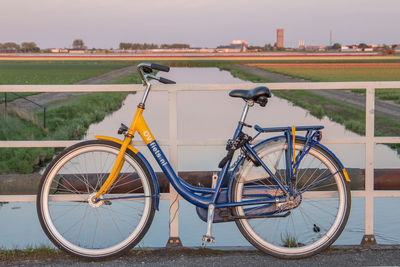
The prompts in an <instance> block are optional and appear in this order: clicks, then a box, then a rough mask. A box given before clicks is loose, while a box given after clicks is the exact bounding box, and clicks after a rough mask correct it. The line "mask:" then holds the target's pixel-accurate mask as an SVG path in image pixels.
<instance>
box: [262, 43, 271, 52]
mask: <svg viewBox="0 0 400 267" xmlns="http://www.w3.org/2000/svg"><path fill="white" fill-rule="evenodd" d="M263 50H264V51H272V50H273V46H272V45H271V44H265V45H264V49H263Z"/></svg>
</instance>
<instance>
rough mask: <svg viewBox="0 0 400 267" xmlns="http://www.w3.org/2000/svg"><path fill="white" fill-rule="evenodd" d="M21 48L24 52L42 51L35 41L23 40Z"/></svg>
mask: <svg viewBox="0 0 400 267" xmlns="http://www.w3.org/2000/svg"><path fill="white" fill-rule="evenodd" d="M21 49H22V51H23V52H25V53H26V52H36V53H37V52H40V48H39V47H38V46H37V45H36V43H34V42H23V43H21Z"/></svg>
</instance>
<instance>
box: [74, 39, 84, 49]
mask: <svg viewBox="0 0 400 267" xmlns="http://www.w3.org/2000/svg"><path fill="white" fill-rule="evenodd" d="M72 48H74V49H84V48H85V43H84V42H83V41H82V39H75V40H74V41H73V43H72Z"/></svg>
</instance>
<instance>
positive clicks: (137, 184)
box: [37, 63, 351, 260]
mask: <svg viewBox="0 0 400 267" xmlns="http://www.w3.org/2000/svg"><path fill="white" fill-rule="evenodd" d="M154 70H158V71H164V72H168V71H169V67H167V66H163V65H159V64H150V63H141V64H139V65H138V67H137V71H138V72H139V75H140V77H141V79H142V81H143V85H144V86H145V87H146V89H145V91H144V94H143V97H142V100H141V102H140V103H139V105H138V107H137V110H136V113H135V116H134V118H133V121H132V124H131V126H130V127H127V126H125V125H123V124H121V127H120V128H119V130H118V133H119V134H122V135H123V136H124V139H123V140H119V139H116V138H111V137H107V136H96V139H97V140H91V141H83V142H81V143H78V144H75V145H73V146H71V147H69V148H66V149H65V150H64V151H63V152H62V153H61V154H59V155H58V156H57V157H55V158H54V159H53V161H52V162H51V163H50V164H49V166H48V167H47V168H46V170H45V172H44V174H43V177H42V180H41V182H40V185H39V192H38V195H37V212H38V216H39V220H40V223H41V226H42V228H43V230H44V232H45V233H46V235H47V236H48V238H49V239H50V240H51V241H52V242H53V243H54V244H55V245H56V246H57V247H58V248H60V249H62V250H64V251H66V252H68V253H70V254H73V255H76V256H79V257H84V258H87V259H99V260H101V259H105V258H107V257H113V256H118V255H121V254H122V253H124V252H126V251H128V250H129V249H131V248H133V247H134V246H135V245H137V244H138V242H139V241H140V240H141V239H142V238H143V236H144V235H145V234H146V232H147V230H148V229H149V227H150V225H151V223H152V220H153V217H154V213H155V210H158V208H159V198H160V190H159V187H158V181H157V178H156V175H155V173H154V170H153V168H152V167H151V166H150V164H149V163H148V161H147V160H146V158H145V157H144V156H143V155H142V154H141V153H140V152H139V151H138V150H137V149H136V148H134V147H133V146H132V145H131V141H132V138H133V137H134V134H135V132H136V131H137V132H138V133H139V135H140V136H141V137H142V139H143V141H144V142H145V144H146V145H147V147H148V148H149V150H150V151H151V153H152V155H153V157H154V158H155V160H156V161H157V163H158V165H159V166H160V167H161V170H162V171H163V172H164V174H165V175H166V177H167V178H168V180H169V181H170V183H171V184H172V185H173V187H174V188H175V189H176V191H177V192H178V193H179V194H180V195H181V196H182V197H183V198H184V199H185V200H187V201H188V202H190V203H191V204H193V205H195V206H196V207H197V212H198V215H199V216H200V218H201V219H203V220H205V221H206V222H207V229H206V234H205V235H204V236H203V241H204V242H214V238H213V237H212V224H213V223H220V222H227V221H235V222H236V224H237V227H238V228H239V230H240V232H241V233H242V234H243V236H244V237H245V238H246V239H247V240H248V241H249V242H250V243H251V244H252V245H254V246H255V247H256V248H258V249H259V250H261V251H263V252H265V253H268V254H270V255H272V256H275V257H279V258H303V257H308V256H311V255H314V254H316V253H318V252H320V251H322V250H323V249H325V248H327V247H328V246H329V245H331V244H332V243H333V242H334V241H335V240H336V239H337V238H338V237H339V235H340V234H341V232H342V231H343V229H344V227H345V225H346V222H347V220H348V216H349V212H350V203H351V198H350V187H349V184H350V179H349V177H348V174H347V172H346V169H345V168H344V167H343V165H342V163H341V162H340V161H339V159H338V158H337V157H336V156H335V155H334V154H333V153H332V152H331V151H330V150H329V149H328V148H326V147H325V146H324V145H322V144H321V143H320V140H321V138H322V133H321V129H323V126H292V127H274V128H262V127H260V126H258V125H255V126H254V129H255V130H256V131H257V134H256V135H255V136H254V137H251V136H249V135H247V134H246V133H244V132H243V129H245V127H252V126H251V125H248V124H246V122H245V120H246V116H247V113H248V111H249V109H250V107H252V106H253V105H254V104H259V105H260V106H262V107H265V106H266V104H267V102H268V98H270V97H271V93H270V91H269V89H268V88H267V87H264V86H259V87H256V88H254V89H252V90H233V91H231V92H230V93H229V95H230V96H231V97H236V98H242V99H243V100H244V101H245V106H244V109H243V112H242V115H241V118H240V120H239V122H238V125H237V128H236V130H235V133H234V135H233V138H232V139H229V140H228V142H227V145H226V150H227V155H226V156H225V157H224V158H223V159H222V160H221V162H220V163H219V168H221V171H220V173H219V177H218V180H217V182H216V184H215V187H213V188H205V187H197V186H193V185H191V184H189V183H187V182H185V181H184V180H183V179H181V178H179V177H178V176H177V174H176V172H175V171H174V170H173V169H172V167H171V165H170V163H169V162H168V159H167V158H166V157H165V155H164V153H163V151H162V150H161V148H160V147H159V145H158V143H157V141H156V140H155V137H154V136H153V134H152V133H151V131H150V129H149V128H148V126H147V124H146V122H145V120H144V118H143V116H142V113H143V111H144V109H145V102H146V99H147V97H148V95H149V92H150V89H151V82H150V81H151V80H158V81H159V82H161V83H165V84H173V83H175V82H173V81H171V80H168V79H165V78H162V77H158V76H156V75H155V74H152V73H153V71H154ZM298 132H303V133H304V135H301V136H300V135H298V134H297V133H298ZM262 133H281V134H280V135H278V136H276V137H272V138H268V139H265V140H262V141H255V139H256V137H258V136H259V135H260V134H262ZM235 151H239V153H236V155H237V159H236V161H235V162H234V163H233V156H234V154H235ZM229 170H231V171H229ZM226 182H227V186H223V184H224V183H226ZM110 230H111V231H113V232H110ZM110 233H112V234H110Z"/></svg>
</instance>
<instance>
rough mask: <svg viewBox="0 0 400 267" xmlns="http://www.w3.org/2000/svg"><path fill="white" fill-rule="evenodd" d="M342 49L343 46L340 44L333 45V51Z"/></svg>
mask: <svg viewBox="0 0 400 267" xmlns="http://www.w3.org/2000/svg"><path fill="white" fill-rule="evenodd" d="M341 48H342V45H341V44H339V43H334V44H333V45H332V49H335V50H339V49H341Z"/></svg>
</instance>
